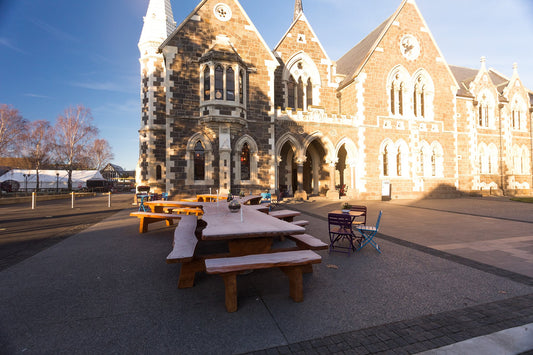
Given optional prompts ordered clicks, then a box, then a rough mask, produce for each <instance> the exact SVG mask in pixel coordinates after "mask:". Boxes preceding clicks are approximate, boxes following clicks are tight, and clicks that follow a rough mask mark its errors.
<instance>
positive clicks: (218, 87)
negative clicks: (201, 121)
mask: <svg viewBox="0 0 533 355" xmlns="http://www.w3.org/2000/svg"><path fill="white" fill-rule="evenodd" d="M215 99H217V100H224V68H222V65H217V67H216V68H215Z"/></svg>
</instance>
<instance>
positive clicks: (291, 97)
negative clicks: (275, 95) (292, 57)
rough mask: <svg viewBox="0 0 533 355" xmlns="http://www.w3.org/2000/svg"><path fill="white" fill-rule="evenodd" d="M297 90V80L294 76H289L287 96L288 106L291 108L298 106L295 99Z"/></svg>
mask: <svg viewBox="0 0 533 355" xmlns="http://www.w3.org/2000/svg"><path fill="white" fill-rule="evenodd" d="M295 90H296V82H295V81H294V78H293V77H292V75H291V77H290V78H289V82H288V83H287V97H288V102H287V107H291V108H294V109H295V108H296V102H295V101H294V97H295V95H294V92H295Z"/></svg>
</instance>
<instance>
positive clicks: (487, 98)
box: [477, 89, 495, 128]
mask: <svg viewBox="0 0 533 355" xmlns="http://www.w3.org/2000/svg"><path fill="white" fill-rule="evenodd" d="M478 97H479V98H478V103H477V104H478V106H479V107H478V109H477V111H478V113H477V114H478V127H483V128H489V127H492V126H493V123H494V122H493V116H494V107H495V100H494V97H493V95H492V93H491V92H490V91H489V90H486V89H485V90H483V91H482V92H481V93H480V95H479V96H478Z"/></svg>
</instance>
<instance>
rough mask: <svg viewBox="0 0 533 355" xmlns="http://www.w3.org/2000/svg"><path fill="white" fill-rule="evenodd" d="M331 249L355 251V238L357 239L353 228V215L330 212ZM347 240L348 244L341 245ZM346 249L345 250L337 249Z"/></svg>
mask: <svg viewBox="0 0 533 355" xmlns="http://www.w3.org/2000/svg"><path fill="white" fill-rule="evenodd" d="M328 230H329V251H330V252H331V251H338V252H341V253H348V254H349V253H350V250H351V251H355V244H354V240H356V239H357V237H356V236H355V234H354V232H353V229H352V216H350V215H349V214H347V213H328ZM344 241H347V242H348V246H343V245H341V243H342V242H344ZM336 248H338V249H345V250H346V251H343V250H335V249H336Z"/></svg>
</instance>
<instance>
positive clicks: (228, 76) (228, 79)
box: [226, 67, 235, 101]
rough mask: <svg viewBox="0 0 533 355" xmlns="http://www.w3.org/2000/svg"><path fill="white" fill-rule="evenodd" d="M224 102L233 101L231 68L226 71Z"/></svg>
mask: <svg viewBox="0 0 533 355" xmlns="http://www.w3.org/2000/svg"><path fill="white" fill-rule="evenodd" d="M226 100H228V101H235V72H234V71H233V68H231V67H229V68H228V70H226Z"/></svg>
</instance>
